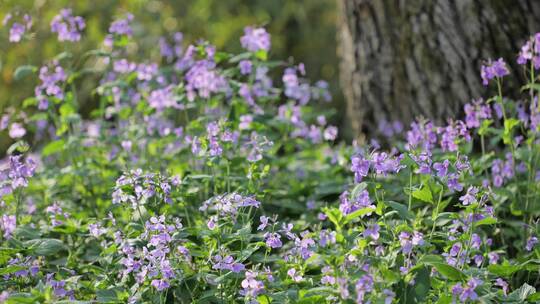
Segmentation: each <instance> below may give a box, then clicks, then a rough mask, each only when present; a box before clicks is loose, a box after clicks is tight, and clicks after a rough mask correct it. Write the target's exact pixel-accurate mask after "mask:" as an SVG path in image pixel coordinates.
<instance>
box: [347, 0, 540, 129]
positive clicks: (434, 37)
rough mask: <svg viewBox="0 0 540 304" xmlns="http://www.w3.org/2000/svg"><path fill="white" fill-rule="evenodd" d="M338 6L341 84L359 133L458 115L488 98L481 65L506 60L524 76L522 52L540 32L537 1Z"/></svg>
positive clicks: (370, 1)
mask: <svg viewBox="0 0 540 304" xmlns="http://www.w3.org/2000/svg"><path fill="white" fill-rule="evenodd" d="M338 3H339V13H340V16H339V18H338V26H339V29H338V35H339V42H340V43H339V47H338V53H339V54H340V57H341V66H340V69H341V79H340V80H341V84H342V89H343V93H344V95H345V99H346V102H347V109H348V111H347V112H348V113H347V114H348V118H349V120H350V125H351V126H352V128H353V133H354V134H355V135H356V136H358V135H359V134H361V133H362V132H365V131H368V132H369V131H373V130H374V128H376V127H377V123H378V121H380V120H382V119H387V120H401V121H403V122H405V123H409V122H410V121H411V120H412V119H414V118H415V117H417V116H423V117H427V118H430V119H433V120H435V121H437V122H441V121H443V120H445V119H446V118H447V117H455V115H457V114H459V113H460V111H461V109H462V106H463V104H465V103H467V102H469V101H470V100H471V99H472V98H478V97H480V96H482V95H483V94H485V93H486V92H485V90H486V89H485V88H484V87H483V86H482V83H481V79H480V66H481V64H482V61H483V60H484V59H487V58H494V59H495V58H498V57H505V58H506V59H507V61H511V64H512V66H511V68H512V73H513V74H514V76H515V75H520V76H521V75H522V73H523V72H522V70H521V69H520V68H519V67H518V66H516V65H515V63H514V62H515V58H516V55H517V52H518V51H519V48H520V47H521V45H522V44H523V43H524V41H525V40H526V39H527V37H528V36H529V35H530V34H532V33H534V32H536V31H539V30H540V1H538V0H488V1H487V0H338ZM507 84H508V83H505V87H506V86H507ZM509 85H510V86H512V85H513V86H514V87H516V86H517V82H516V83H515V84H513V83H510V84H509Z"/></svg>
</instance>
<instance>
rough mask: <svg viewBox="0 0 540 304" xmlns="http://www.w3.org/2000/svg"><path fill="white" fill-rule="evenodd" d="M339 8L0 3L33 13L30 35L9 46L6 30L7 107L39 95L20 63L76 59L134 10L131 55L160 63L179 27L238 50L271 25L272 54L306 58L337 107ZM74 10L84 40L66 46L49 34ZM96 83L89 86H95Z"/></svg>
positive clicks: (208, 0) (1, 35) (1, 97)
mask: <svg viewBox="0 0 540 304" xmlns="http://www.w3.org/2000/svg"><path fill="white" fill-rule="evenodd" d="M335 6H336V3H335V1H334V0H303V1H301V0H249V1H242V0H177V1H157V0H152V1H144V0H131V1H128V0H123V1H121V0H116V1H111V0H107V1H100V0H97V1H86V0H84V1H73V0H71V1H70V0H54V1H47V0H35V1H34V0H0V20H3V18H4V16H5V15H6V14H8V13H10V12H11V13H13V12H20V13H21V14H24V13H28V14H30V15H31V16H32V17H33V21H34V25H33V28H32V33H33V34H32V36H31V38H30V39H26V40H24V41H22V42H20V43H16V44H15V43H9V40H8V35H9V28H7V27H2V28H1V29H0V41H1V42H0V76H1V78H0V110H2V111H1V112H4V111H3V110H4V109H5V108H6V107H7V106H15V107H20V105H21V103H22V101H23V100H24V99H25V98H27V97H30V96H32V94H33V92H34V90H33V88H34V86H35V85H36V83H37V78H36V77H33V78H29V77H27V78H24V79H23V80H19V81H15V79H14V77H13V74H14V71H15V69H16V68H17V67H18V66H21V65H27V64H30V65H35V66H38V67H39V66H41V65H42V64H43V63H44V62H45V61H47V60H50V59H51V58H52V57H54V56H55V55H57V54H59V53H61V52H62V51H69V52H72V53H73V54H74V55H75V56H77V54H81V53H83V52H85V51H87V50H90V49H95V48H97V47H98V46H100V45H101V43H102V41H103V38H104V36H105V34H106V33H107V30H108V27H109V24H110V23H111V21H113V20H114V19H115V18H116V17H119V16H120V17H122V16H124V14H125V13H127V12H131V13H133V14H134V15H135V22H134V24H133V26H134V37H135V39H134V41H135V42H136V44H135V43H134V44H133V45H131V53H132V54H133V55H134V56H133V57H134V58H132V59H133V60H137V61H149V60H153V59H155V60H157V58H158V56H159V47H158V39H159V38H160V37H161V36H165V35H167V33H173V32H177V31H180V32H182V33H184V41H185V42H186V43H192V42H195V41H197V40H198V39H205V40H208V41H210V42H211V43H213V44H215V45H216V46H217V48H218V49H221V50H225V51H230V52H237V51H240V42H239V38H240V37H241V36H242V33H243V28H244V27H245V26H247V25H264V26H266V28H267V30H268V31H269V32H270V33H271V35H272V50H271V57H272V58H273V59H283V60H289V59H290V60H292V59H294V61H295V62H303V63H305V64H306V66H307V72H308V77H309V78H310V79H312V80H313V81H315V80H318V79H324V80H326V81H328V82H329V83H330V86H331V90H332V93H333V95H334V105H339V104H342V103H341V99H342V98H341V96H340V95H339V92H338V81H337V78H338V77H337V76H338V70H337V68H338V60H337V57H336V26H335V22H336V7H335ZM68 7H69V8H72V9H73V11H74V15H79V16H82V17H83V18H84V19H85V20H86V23H87V27H86V30H85V31H84V36H83V39H82V40H81V42H79V43H70V42H67V43H59V42H57V41H56V35H55V34H54V33H51V32H50V22H51V20H52V18H53V17H54V16H55V15H56V14H57V13H58V12H59V11H60V9H62V8H68ZM75 58H76V57H75ZM95 81H97V79H95ZM91 84H92V83H86V86H87V87H88V88H91V87H92V85H91ZM82 85H83V86H84V85H85V84H84V83H82ZM81 91H83V92H84V91H85V90H84V87H83V88H81ZM87 94H89V92H87ZM88 96H89V95H87V97H88ZM82 97H84V95H83V96H82ZM83 100H84V99H83ZM89 103H90V104H91V102H89Z"/></svg>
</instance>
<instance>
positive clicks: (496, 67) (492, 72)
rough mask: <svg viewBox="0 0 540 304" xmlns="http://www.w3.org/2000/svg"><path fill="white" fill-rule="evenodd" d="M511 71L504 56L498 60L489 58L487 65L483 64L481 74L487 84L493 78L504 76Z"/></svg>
mask: <svg viewBox="0 0 540 304" xmlns="http://www.w3.org/2000/svg"><path fill="white" fill-rule="evenodd" d="M509 74H510V71H509V70H508V68H507V67H506V63H505V62H504V60H503V59H502V58H499V59H498V60H497V61H491V60H489V61H488V62H487V63H486V65H482V68H481V71H480V76H481V77H482V83H483V84H484V85H485V86H487V85H488V84H489V81H490V80H491V79H493V78H502V77H504V76H506V75H509Z"/></svg>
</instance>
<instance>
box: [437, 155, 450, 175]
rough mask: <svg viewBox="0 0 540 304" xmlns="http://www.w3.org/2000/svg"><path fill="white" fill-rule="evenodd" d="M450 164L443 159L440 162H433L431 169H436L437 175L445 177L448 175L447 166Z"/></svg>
mask: <svg viewBox="0 0 540 304" xmlns="http://www.w3.org/2000/svg"><path fill="white" fill-rule="evenodd" d="M449 166H450V161H449V160H448V159H445V160H444V162H442V163H434V164H433V169H435V170H436V171H437V176H438V177H446V175H448V167H449Z"/></svg>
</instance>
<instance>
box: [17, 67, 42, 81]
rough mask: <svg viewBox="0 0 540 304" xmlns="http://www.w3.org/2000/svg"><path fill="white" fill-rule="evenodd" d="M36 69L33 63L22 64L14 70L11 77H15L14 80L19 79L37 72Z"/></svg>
mask: <svg viewBox="0 0 540 304" xmlns="http://www.w3.org/2000/svg"><path fill="white" fill-rule="evenodd" d="M37 70H38V68H37V67H35V66H33V65H22V66H20V67H18V68H17V69H16V70H15V73H14V74H13V79H15V81H19V80H21V79H23V78H24V77H26V76H28V75H30V74H33V73H35V72H37Z"/></svg>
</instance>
